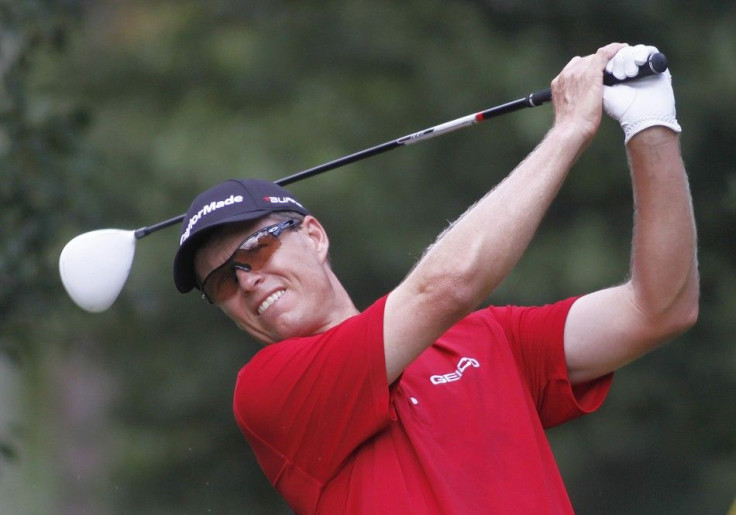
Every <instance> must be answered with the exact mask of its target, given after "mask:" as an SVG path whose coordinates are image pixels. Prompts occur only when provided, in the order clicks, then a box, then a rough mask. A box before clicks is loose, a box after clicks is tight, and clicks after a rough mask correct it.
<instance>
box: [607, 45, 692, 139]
mask: <svg viewBox="0 0 736 515" xmlns="http://www.w3.org/2000/svg"><path fill="white" fill-rule="evenodd" d="M657 51H658V50H657V48H656V47H653V46H646V45H636V46H633V47H631V46H627V47H624V48H622V49H620V50H619V51H618V52H617V53H616V55H614V56H613V57H612V58H611V59H610V60H609V61H608V63H607V64H606V71H607V72H609V73H611V74H613V76H614V77H616V78H617V79H623V78H626V77H635V76H636V75H637V73H638V65H641V64H643V63H645V62H646V61H647V58H648V57H649V56H650V55H651V54H653V53H655V52H657ZM603 108H604V109H605V111H606V113H608V115H609V116H611V118H613V119H614V120H618V122H619V123H620V124H621V128H622V129H623V130H624V142H625V143H628V142H629V140H630V139H631V138H632V137H634V135H635V134H637V133H638V132H640V131H642V130H644V129H646V128H648V127H652V126H655V125H661V126H664V127H668V128H670V129H671V130H673V131H675V132H681V131H682V129H681V128H680V125H679V124H678V123H677V118H676V116H675V96H674V93H673V92H672V76H671V75H670V72H669V70H665V72H664V73H660V74H656V75H653V76H651V77H645V78H642V79H639V80H636V81H632V82H628V83H625V84H616V85H615V86H604V87H603Z"/></svg>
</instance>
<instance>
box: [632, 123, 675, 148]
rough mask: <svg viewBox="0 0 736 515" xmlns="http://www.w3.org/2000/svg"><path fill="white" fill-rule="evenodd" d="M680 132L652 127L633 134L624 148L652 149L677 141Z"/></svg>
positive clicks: (658, 126)
mask: <svg viewBox="0 0 736 515" xmlns="http://www.w3.org/2000/svg"><path fill="white" fill-rule="evenodd" d="M679 133H680V131H679V130H677V129H673V128H671V127H669V126H665V125H652V126H651V127H647V128H646V129H643V130H641V131H640V132H637V133H636V134H634V135H633V136H632V137H631V138H630V139H629V140H628V141H627V142H626V146H627V147H629V148H632V147H653V146H659V145H663V144H666V143H672V142H674V141H677V140H678V139H679V137H680V135H679Z"/></svg>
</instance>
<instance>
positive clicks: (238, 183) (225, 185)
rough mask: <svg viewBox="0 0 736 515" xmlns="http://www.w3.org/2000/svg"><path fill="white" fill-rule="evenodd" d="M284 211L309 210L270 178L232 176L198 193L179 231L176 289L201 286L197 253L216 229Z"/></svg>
mask: <svg viewBox="0 0 736 515" xmlns="http://www.w3.org/2000/svg"><path fill="white" fill-rule="evenodd" d="M283 211H294V212H296V213H300V214H302V215H304V216H306V215H308V214H309V211H307V210H306V209H305V208H304V206H302V205H301V204H300V203H299V202H298V201H297V200H296V198H294V196H293V195H292V194H291V193H289V192H288V191H286V190H285V189H283V188H282V187H281V186H279V185H277V184H274V183H273V182H270V181H263V180H258V179H244V180H236V179H230V180H228V181H225V182H222V183H220V184H218V185H216V186H214V187H212V188H210V189H208V190H206V191H204V192H203V193H201V194H199V195H198V196H197V197H196V198H195V199H194V200H193V201H192V203H191V204H190V206H189V209H188V210H187V213H186V215H185V217H184V221H183V222H182V226H181V231H180V233H179V250H178V252H177V253H176V257H175V258H174V282H175V283H176V287H177V289H178V290H179V291H180V292H181V293H187V292H189V291H191V290H192V288H195V287H199V285H198V283H197V280H196V275H195V272H194V254H195V252H196V251H197V249H198V248H199V246H200V245H201V244H202V242H203V241H204V240H205V239H206V238H207V237H208V236H210V235H211V234H212V233H213V232H214V231H215V230H216V229H218V228H221V227H223V226H225V225H229V224H234V223H237V222H249V221H254V220H257V219H259V218H263V217H266V216H268V215H271V214H273V213H278V212H283Z"/></svg>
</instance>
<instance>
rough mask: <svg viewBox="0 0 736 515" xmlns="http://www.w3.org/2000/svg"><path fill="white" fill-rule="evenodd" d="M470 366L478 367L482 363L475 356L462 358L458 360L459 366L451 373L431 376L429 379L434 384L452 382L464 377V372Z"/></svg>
mask: <svg viewBox="0 0 736 515" xmlns="http://www.w3.org/2000/svg"><path fill="white" fill-rule="evenodd" d="M469 367H474V368H478V367H480V363H478V361H477V360H475V359H473V358H460V361H458V362H457V368H456V369H455V371H454V372H450V373H449V374H444V375H436V376H431V377H430V378H429V380H430V381H431V382H432V384H434V385H438V384H445V383H451V382H453V381H457V380H459V379H460V378H462V377H463V373H464V372H465V370H467V369H468V368H469Z"/></svg>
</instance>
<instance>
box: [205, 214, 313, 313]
mask: <svg viewBox="0 0 736 515" xmlns="http://www.w3.org/2000/svg"><path fill="white" fill-rule="evenodd" d="M301 223H302V221H301V220H297V219H296V218H290V219H289V220H285V221H283V222H279V223H277V224H273V225H269V226H267V227H264V228H263V229H259V230H258V231H256V232H254V233H253V234H251V235H250V236H248V237H247V238H245V239H244V240H243V242H242V243H241V244H240V245H238V248H237V249H235V252H233V254H232V255H231V256H230V257H229V258H228V259H227V261H225V262H224V263H223V264H221V265H220V266H218V267H217V268H215V269H214V270H212V271H211V272H210V273H209V274H207V277H205V278H204V281H202V285H201V286H200V290H202V297H203V298H204V299H205V300H207V301H208V302H209V303H210V304H220V303H221V302H224V301H226V300H227V299H229V298H231V297H232V296H233V295H235V294H236V293H237V291H238V288H239V284H238V277H237V275H236V273H235V272H236V270H243V271H245V272H256V271H258V270H260V269H261V268H263V265H264V264H265V263H266V261H268V259H269V258H270V257H271V256H272V255H273V253H274V252H276V250H278V248H279V247H280V246H281V240H279V236H280V235H281V233H282V232H284V231H285V230H286V229H296V228H297V227H299V225H300V224H301Z"/></svg>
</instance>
